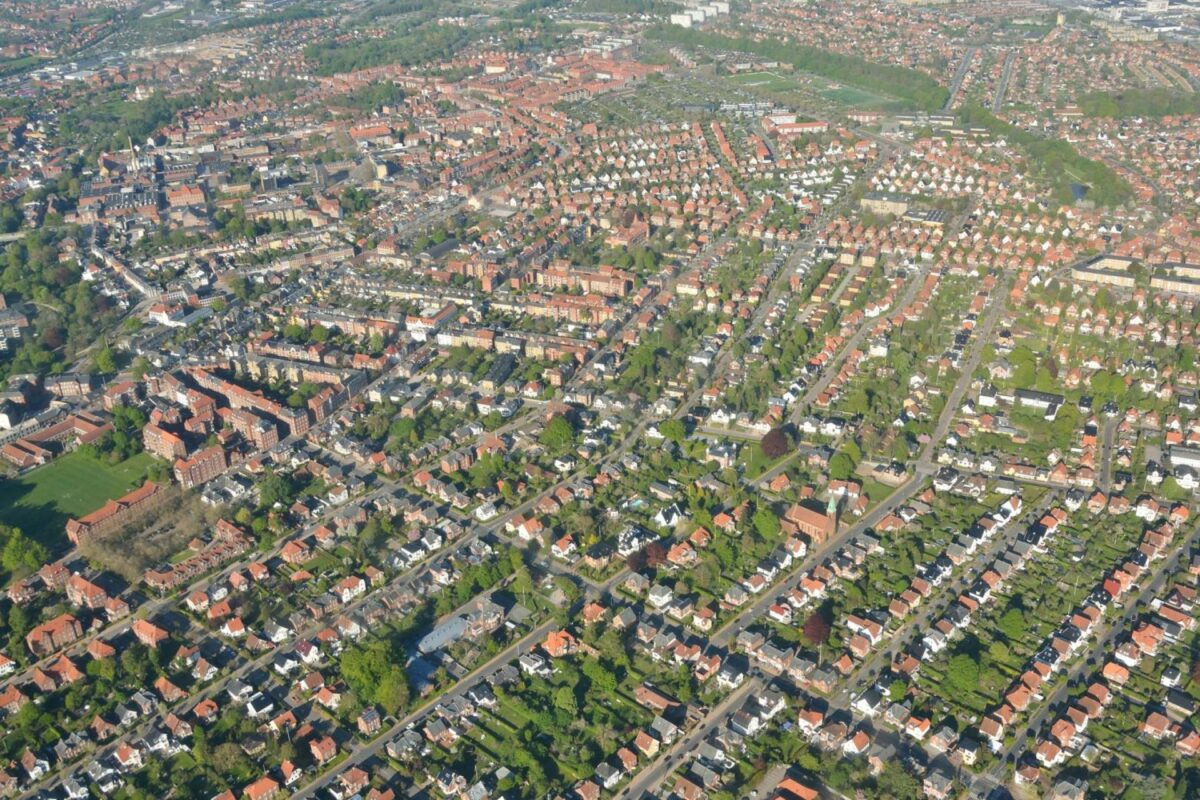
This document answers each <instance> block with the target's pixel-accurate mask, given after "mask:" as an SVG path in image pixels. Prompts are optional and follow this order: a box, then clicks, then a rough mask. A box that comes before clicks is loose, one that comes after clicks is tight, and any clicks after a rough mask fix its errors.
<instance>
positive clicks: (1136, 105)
mask: <svg viewBox="0 0 1200 800" xmlns="http://www.w3.org/2000/svg"><path fill="white" fill-rule="evenodd" d="M1079 108H1080V109H1082V110H1083V113H1084V114H1087V115H1088V116H1089V117H1119V118H1125V117H1151V118H1158V117H1168V116H1184V115H1192V114H1196V113H1200V94H1196V93H1195V92H1185V91H1181V90H1178V89H1138V90H1136V91H1132V90H1131V91H1128V92H1117V93H1112V92H1088V93H1087V94H1084V95H1080V97H1079Z"/></svg>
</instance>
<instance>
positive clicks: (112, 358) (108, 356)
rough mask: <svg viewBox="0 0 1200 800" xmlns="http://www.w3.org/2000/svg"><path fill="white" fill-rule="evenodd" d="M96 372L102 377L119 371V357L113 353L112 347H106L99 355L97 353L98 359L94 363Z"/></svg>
mask: <svg viewBox="0 0 1200 800" xmlns="http://www.w3.org/2000/svg"><path fill="white" fill-rule="evenodd" d="M92 365H93V366H94V367H95V369H96V372H99V373H100V374H101V375H111V374H113V373H114V372H116V371H117V355H116V353H114V352H113V351H112V348H111V347H105V348H104V349H103V350H101V351H100V352H99V353H96V358H95V360H94V361H93V362H92Z"/></svg>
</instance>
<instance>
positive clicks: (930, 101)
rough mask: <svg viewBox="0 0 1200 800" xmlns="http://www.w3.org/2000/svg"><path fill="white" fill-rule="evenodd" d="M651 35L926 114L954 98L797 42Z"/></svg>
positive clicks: (917, 75) (919, 81)
mask: <svg viewBox="0 0 1200 800" xmlns="http://www.w3.org/2000/svg"><path fill="white" fill-rule="evenodd" d="M647 35H648V36H650V37H651V38H655V39H659V40H662V41H666V42H670V43H673V44H681V45H687V46H691V47H697V46H699V47H709V48H713V49H716V50H733V51H738V52H743V53H751V54H753V55H756V56H759V57H760V58H764V59H767V60H769V61H779V62H781V63H785V64H791V65H792V66H793V67H794V68H796V69H797V70H800V71H802V72H809V73H812V74H813V75H819V76H821V77H822V78H828V79H829V80H831V81H837V82H838V83H847V84H851V85H853V86H858V87H861V88H863V89H869V90H871V91H875V92H880V93H882V94H886V95H890V96H892V97H897V98H899V99H901V100H906V101H908V102H909V103H912V104H913V105H914V106H915V107H916V108H919V109H922V110H925V111H936V110H937V109H940V108H941V107H942V106H943V105H945V103H946V98H947V97H949V90H948V89H947V88H946V87H945V86H942V85H941V84H940V83H938V82H937V81H936V80H934V79H933V78H931V77H929V76H928V75H926V74H925V73H923V72H918V71H917V70H914V69H908V68H907V67H897V66H893V65H890V64H877V63H875V62H873V61H867V60H866V59H865V58H859V57H858V56H852V55H846V54H845V53H836V52H833V51H832V50H826V49H824V48H821V47H813V46H811V45H803V44H799V43H797V42H793V41H782V40H780V39H752V38H750V37H748V36H726V35H724V34H719V33H709V32H707V31H700V30H696V29H694V28H681V27H678V26H676V25H659V26H656V27H654V28H650V29H649V30H648V31H647Z"/></svg>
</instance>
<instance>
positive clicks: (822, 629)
mask: <svg viewBox="0 0 1200 800" xmlns="http://www.w3.org/2000/svg"><path fill="white" fill-rule="evenodd" d="M832 630H833V626H832V625H831V624H830V622H829V618H828V617H827V616H826V614H825V611H824V610H823V609H819V608H818V609H817V610H815V611H813V612H812V613H811V614H809V615H808V619H806V620H804V638H805V639H807V640H808V641H810V642H812V643H813V644H816V645H822V644H825V642H827V641H829V634H830V632H831V631H832Z"/></svg>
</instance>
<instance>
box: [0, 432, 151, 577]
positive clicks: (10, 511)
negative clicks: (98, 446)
mask: <svg viewBox="0 0 1200 800" xmlns="http://www.w3.org/2000/svg"><path fill="white" fill-rule="evenodd" d="M151 461H153V457H152V456H151V455H150V454H148V453H141V454H139V455H136V456H134V457H133V458H129V459H126V460H125V461H122V462H121V463H119V464H109V463H108V462H107V461H102V460H99V459H96V458H92V457H91V456H89V455H87V454H85V453H81V452H74V453H68V454H67V455H65V456H63V457H62V458H59V459H56V460H55V461H52V462H50V463H49V464H47V465H46V466H44V467H38V468H37V469H35V470H33V471H32V472H27V473H25V474H24V475H22V476H21V477H20V478H17V479H16V480H0V524H4V525H13V526H16V527H18V528H20V529H21V530H22V531H23V532H24V533H25V534H26V535H27V536H29V537H31V538H33V539H36V540H37V541H39V542H41V543H42V544H44V545H45V546H46V547H47V548H48V549H49V550H50V552H51V553H56V552H59V551H61V550H63V549H64V548H65V547H66V543H67V537H66V532H65V531H64V529H63V527H64V526H65V525H66V524H67V520H68V519H70V518H71V517H78V516H82V515H84V514H87V513H88V512H91V511H95V510H96V509H97V508H99V507H100V506H102V505H104V503H105V502H106V501H108V500H111V499H113V498H115V497H120V496H121V495H123V494H125V493H126V492H128V491H129V490H130V489H132V488H134V487H136V486H140V485H141V483H142V480H143V479H144V478H145V475H146V469H147V467H149V466H150V463H151Z"/></svg>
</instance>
